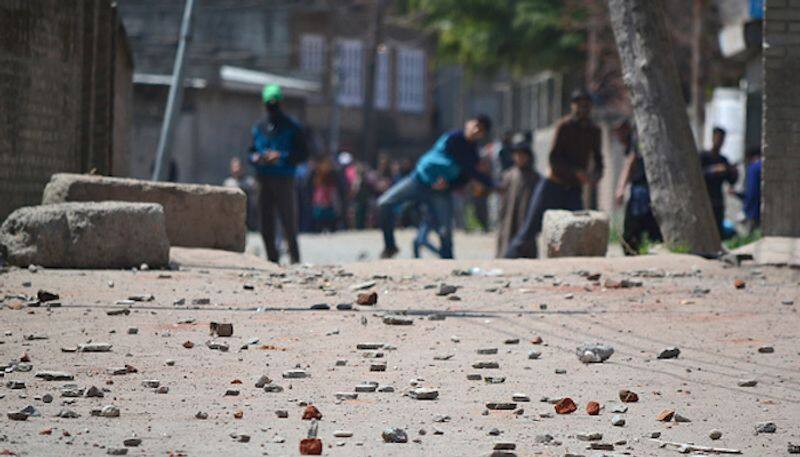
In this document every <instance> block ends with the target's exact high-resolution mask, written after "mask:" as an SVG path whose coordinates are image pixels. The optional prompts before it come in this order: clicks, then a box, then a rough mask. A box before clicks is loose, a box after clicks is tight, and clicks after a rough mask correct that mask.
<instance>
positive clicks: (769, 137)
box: [762, 0, 800, 237]
mask: <svg viewBox="0 0 800 457" xmlns="http://www.w3.org/2000/svg"><path fill="white" fill-rule="evenodd" d="M799 74H800V0H766V1H765V10H764V130H763V132H764V133H763V135H764V136H763V149H764V160H763V184H762V185H763V192H762V221H763V227H764V234H765V235H771V236H793V237H799V236H800V199H798V195H800V84H798V83H797V75H799Z"/></svg>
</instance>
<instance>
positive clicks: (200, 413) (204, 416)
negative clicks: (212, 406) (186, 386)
mask: <svg viewBox="0 0 800 457" xmlns="http://www.w3.org/2000/svg"><path fill="white" fill-rule="evenodd" d="M194 418H195V419H200V420H206V419H208V413H205V412H203V411H198V412H197V414H195V415H194Z"/></svg>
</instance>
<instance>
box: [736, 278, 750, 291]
mask: <svg viewBox="0 0 800 457" xmlns="http://www.w3.org/2000/svg"><path fill="white" fill-rule="evenodd" d="M746 286H747V283H746V282H744V279H737V280H735V281H733V287H735V288H737V289H744V288H745V287H746Z"/></svg>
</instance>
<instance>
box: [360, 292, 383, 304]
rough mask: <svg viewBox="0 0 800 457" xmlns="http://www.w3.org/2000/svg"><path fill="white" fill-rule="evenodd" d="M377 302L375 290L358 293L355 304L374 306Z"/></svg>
mask: <svg viewBox="0 0 800 457" xmlns="http://www.w3.org/2000/svg"><path fill="white" fill-rule="evenodd" d="M377 303H378V293H377V292H364V293H363V294H358V298H357V299H356V304H358V305H361V306H374V305H376V304H377Z"/></svg>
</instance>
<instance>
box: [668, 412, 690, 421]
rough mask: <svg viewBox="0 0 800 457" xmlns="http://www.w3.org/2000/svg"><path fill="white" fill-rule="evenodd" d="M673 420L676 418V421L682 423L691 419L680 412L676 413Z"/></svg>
mask: <svg viewBox="0 0 800 457" xmlns="http://www.w3.org/2000/svg"><path fill="white" fill-rule="evenodd" d="M672 420H674V421H675V422H680V423H686V422H691V420H690V419H689V418H688V417H686V416H682V415H680V414H678V413H675V417H673V418H672Z"/></svg>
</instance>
